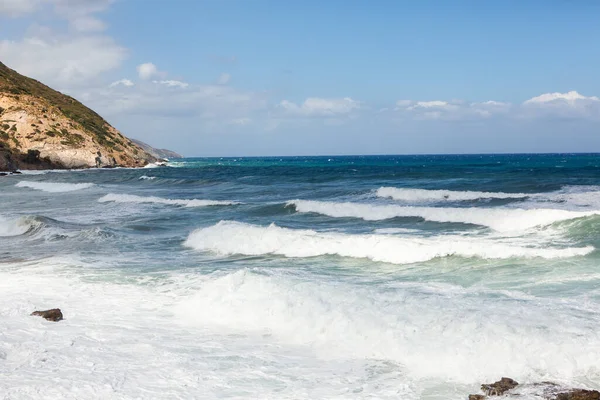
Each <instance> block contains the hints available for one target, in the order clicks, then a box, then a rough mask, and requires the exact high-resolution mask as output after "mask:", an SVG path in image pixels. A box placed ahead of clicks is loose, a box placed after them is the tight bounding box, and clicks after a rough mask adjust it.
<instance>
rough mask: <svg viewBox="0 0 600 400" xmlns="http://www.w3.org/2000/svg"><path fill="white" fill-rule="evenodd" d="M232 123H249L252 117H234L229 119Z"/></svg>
mask: <svg viewBox="0 0 600 400" xmlns="http://www.w3.org/2000/svg"><path fill="white" fill-rule="evenodd" d="M229 123H230V124H231V125H249V124H251V123H252V120H251V119H250V118H234V119H232V120H231V121H229Z"/></svg>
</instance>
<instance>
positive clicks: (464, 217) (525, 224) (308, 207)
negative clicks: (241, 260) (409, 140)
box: [287, 200, 600, 232]
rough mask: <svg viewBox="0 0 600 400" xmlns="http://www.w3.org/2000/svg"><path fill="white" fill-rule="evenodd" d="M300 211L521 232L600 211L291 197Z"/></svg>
mask: <svg viewBox="0 0 600 400" xmlns="http://www.w3.org/2000/svg"><path fill="white" fill-rule="evenodd" d="M287 205H288V206H293V207H295V209H296V211H298V212H301V213H317V214H322V215H326V216H329V217H333V218H348V217H350V218H360V219H364V220H367V221H380V220H385V219H392V218H399V217H418V218H423V219H425V220H428V221H436V222H454V223H463V224H474V225H481V226H487V227H489V228H491V229H493V230H496V231H499V232H511V231H522V230H527V229H531V228H534V227H537V226H545V225H550V224H552V223H554V222H559V221H565V220H569V219H575V218H582V217H589V216H592V215H600V211H567V210H556V209H544V208H537V209H520V208H458V207H445V208H440V207H412V206H397V205H373V204H362V203H349V202H346V203H338V202H327V201H313V200H293V201H289V202H288V203H287Z"/></svg>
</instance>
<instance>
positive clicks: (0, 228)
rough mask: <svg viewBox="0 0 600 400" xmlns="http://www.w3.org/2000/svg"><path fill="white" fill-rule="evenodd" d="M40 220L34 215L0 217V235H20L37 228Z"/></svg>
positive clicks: (40, 223)
mask: <svg viewBox="0 0 600 400" xmlns="http://www.w3.org/2000/svg"><path fill="white" fill-rule="evenodd" d="M41 225H42V222H41V221H39V220H38V219H36V218H35V217H30V216H25V217H18V218H4V217H0V237H10V236H20V235H24V234H26V233H28V232H31V231H35V230H38V229H39V228H40V227H41Z"/></svg>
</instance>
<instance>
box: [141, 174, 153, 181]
mask: <svg viewBox="0 0 600 400" xmlns="http://www.w3.org/2000/svg"><path fill="white" fill-rule="evenodd" d="M139 179H140V180H143V181H151V180H153V179H156V177H155V176H148V175H142V176H140V178H139Z"/></svg>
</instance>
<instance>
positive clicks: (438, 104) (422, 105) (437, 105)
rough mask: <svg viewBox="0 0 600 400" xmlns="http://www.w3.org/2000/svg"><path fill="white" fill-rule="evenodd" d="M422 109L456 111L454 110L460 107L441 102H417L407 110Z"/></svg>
mask: <svg viewBox="0 0 600 400" xmlns="http://www.w3.org/2000/svg"><path fill="white" fill-rule="evenodd" d="M420 108H425V109H444V110H454V109H456V108H458V105H456V104H450V103H448V102H447V101H440V100H433V101H417V102H415V103H414V104H412V105H410V106H408V107H407V108H406V109H407V110H418V109H420Z"/></svg>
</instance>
